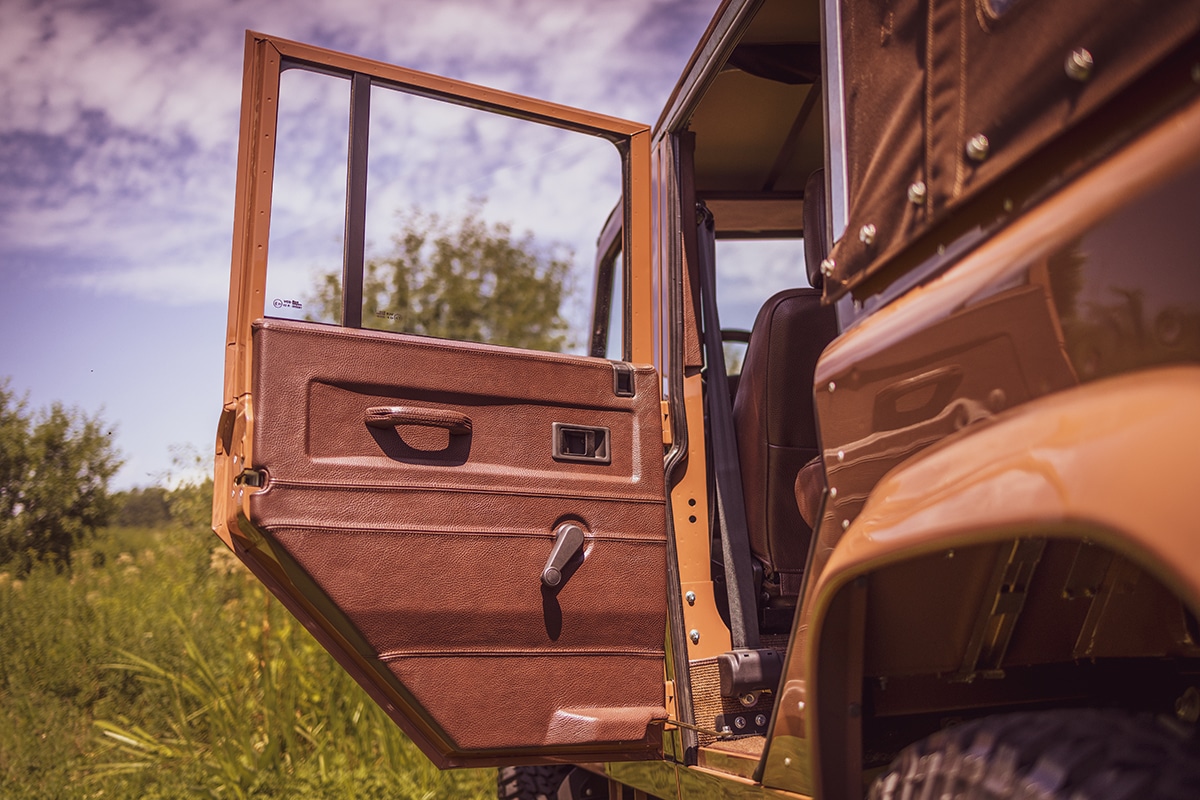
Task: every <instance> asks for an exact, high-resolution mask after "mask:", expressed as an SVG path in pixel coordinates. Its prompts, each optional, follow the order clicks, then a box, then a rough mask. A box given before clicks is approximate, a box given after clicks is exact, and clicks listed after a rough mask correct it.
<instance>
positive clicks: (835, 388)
mask: <svg viewBox="0 0 1200 800" xmlns="http://www.w3.org/2000/svg"><path fill="white" fill-rule="evenodd" d="M836 390H837V384H836V383H834V382H833V381H830V382H829V391H830V392H831V393H832V392H834V391H836Z"/></svg>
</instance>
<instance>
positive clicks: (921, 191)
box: [908, 181, 929, 206]
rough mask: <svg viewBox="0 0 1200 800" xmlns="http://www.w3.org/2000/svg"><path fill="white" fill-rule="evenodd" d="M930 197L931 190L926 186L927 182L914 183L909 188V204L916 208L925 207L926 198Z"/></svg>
mask: <svg viewBox="0 0 1200 800" xmlns="http://www.w3.org/2000/svg"><path fill="white" fill-rule="evenodd" d="M928 196H929V188H928V187H927V186H926V185H925V181H914V182H913V183H911V184H909V187H908V202H910V203H912V204H913V205H914V206H923V205H925V198H927V197H928Z"/></svg>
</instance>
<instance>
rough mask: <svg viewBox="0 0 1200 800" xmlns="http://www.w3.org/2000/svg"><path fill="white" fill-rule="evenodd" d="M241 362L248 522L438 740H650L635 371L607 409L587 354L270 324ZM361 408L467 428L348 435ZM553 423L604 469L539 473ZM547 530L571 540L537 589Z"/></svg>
mask: <svg viewBox="0 0 1200 800" xmlns="http://www.w3.org/2000/svg"><path fill="white" fill-rule="evenodd" d="M254 363H255V364H256V365H258V366H257V367H256V373H255V376H254V403H255V429H254V465H255V467H256V468H258V469H261V470H263V471H265V473H266V483H265V488H264V489H263V490H262V491H260V492H258V493H256V494H255V495H254V496H253V497H252V499H251V505H250V509H251V522H252V524H253V525H254V526H255V527H256V528H257V529H258V530H260V531H261V532H262V533H263V534H264V535H265V537H266V538H267V540H268V541H269V542H271V543H272V544H273V546H275V547H277V548H281V549H282V551H286V554H287V555H288V556H289V557H290V559H289V560H294V562H295V563H296V564H297V565H298V566H299V567H300V569H302V570H303V571H304V573H305V576H303V577H302V578H301V579H302V580H307V579H311V581H312V583H313V584H315V586H316V587H318V588H319V590H320V592H322V593H323V594H324V595H325V596H326V597H327V598H328V600H329V601H331V602H332V604H333V605H334V606H336V607H337V609H338V610H339V611H340V612H341V615H344V621H343V622H341V623H340V624H349V625H350V626H352V627H353V629H354V631H353V632H354V633H355V634H356V635H355V636H352V637H350V638H351V639H353V640H357V641H358V642H360V643H361V644H360V646H364V647H365V648H367V649H368V652H367V653H366V655H367V656H369V657H370V658H373V659H376V661H377V663H378V664H380V666H381V668H382V669H384V670H386V671H390V674H392V675H394V676H395V677H396V678H397V679H398V681H399V682H400V683H401V684H402V685H403V687H404V688H405V689H406V690H407V692H408V693H410V694H411V695H412V696H413V697H414V698H415V699H416V701H417V702H418V703H419V704H420V705H421V706H422V707H423V708H424V709H425V711H426V712H427V713H428V715H429V717H430V718H431V719H432V720H433V721H434V723H435V724H436V725H437V726H440V728H441V729H442V730H443V731H444V732H445V734H446V736H447V738H448V739H449V741H451V742H453V743H454V745H455V746H456V747H457V748H458V749H460V750H463V751H479V750H496V749H513V748H527V747H546V746H550V747H553V746H556V745H561V746H571V745H576V746H578V745H583V744H588V743H597V744H604V743H608V744H610V745H611V743H614V742H633V743H639V746H641V747H642V748H643V749H645V750H649V749H653V748H655V747H656V746H657V741H658V728H657V727H656V726H654V725H652V724H651V721H652V720H657V719H662V718H664V717H665V713H666V712H665V709H664V708H663V705H664V694H663V658H664V636H665V630H666V614H665V606H666V602H665V598H666V587H665V583H664V582H665V576H666V572H667V570H666V533H665V531H666V526H665V500H664V489H663V485H662V480H663V478H662V468H661V459H662V445H661V442H662V432H661V422H660V420H659V400H658V392H657V378H656V375H655V373H654V371H653V370H652V369H650V368H642V369H636V370H635V371H634V382H633V383H634V396H633V397H624V396H618V395H617V393H616V391H615V385H614V373H613V367H612V364H611V363H610V362H608V361H604V360H601V359H590V358H578V357H567V356H559V355H555V354H548V353H540V352H532V351H524V350H514V349H508V348H499V347H492V346H487V345H475V344H463V343H457V342H446V341H442V340H437V339H428V338H422V337H413V336H402V335H397V334H387V333H376V332H371V331H361V330H350V329H344V328H332V327H327V326H321V325H315V324H310V323H297V322H285V321H276V320H269V321H265V322H259V323H256V325H255V329H254ZM380 406H387V407H391V406H403V407H405V408H413V409H422V410H425V411H428V412H432V413H434V414H440V415H442V417H443V418H446V419H451V418H456V419H462V417H464V416H465V417H466V418H468V419H469V432H463V431H462V427H463V426H459V432H452V431H451V430H448V429H447V427H437V426H432V427H431V426H428V425H418V424H399V425H395V426H386V427H379V426H378V425H377V424H375V425H368V424H367V421H366V419H365V415H366V410H367V409H368V408H375V407H380ZM554 423H565V424H568V425H574V426H583V427H589V428H606V429H607V430H608V437H609V441H608V455H609V461H608V463H600V462H596V463H586V462H574V461H565V460H562V459H561V458H556V457H555V455H554V450H553V443H554V433H553V426H554ZM567 521H569V522H573V523H575V524H577V525H579V526H580V527H581V528H582V529H583V530H584V532H585V541H584V544H583V547H582V549H581V551H580V553H581V555H580V556H578V557H576V558H575V559H574V560H573V561H572V562H571V564H570V565H569V566H568V568H567V569H566V570H565V571H564V575H565V579H564V580H563V582H562V583H561V584H560V585H559V586H558V588H557V590H556V591H552V590H549V589H545V588H544V587H543V585H542V582H541V572H542V568H543V566H544V565H545V563H546V560H547V558H548V556H549V555H550V552H551V548H552V546H553V544H554V541H555V530H556V528H557V527H558V526H559V525H560V524H561V523H563V522H567ZM333 616H337V615H333V614H331V617H333ZM330 624H333V625H337V624H339V622H338V621H337V620H331V621H330ZM385 674H386V673H385Z"/></svg>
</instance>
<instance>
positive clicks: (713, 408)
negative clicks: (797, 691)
mask: <svg viewBox="0 0 1200 800" xmlns="http://www.w3.org/2000/svg"><path fill="white" fill-rule="evenodd" d="M696 238H697V243H698V247H697V248H696V250H697V260H698V261H699V262H700V263H699V264H698V265H697V268H698V270H699V273H700V304H701V316H702V318H703V322H704V354H705V361H706V362H707V365H708V366H707V384H708V386H707V396H706V400H705V402H706V403H707V405H708V419H709V431H710V434H711V436H712V459H713V461H714V462H715V463H714V469H713V474H714V476H715V478H716V494H717V504H716V505H717V508H716V511H717V523H718V527H719V530H720V536H721V556H722V559H723V561H724V564H725V585H726V588H727V591H728V595H729V627H730V634H731V636H732V639H733V647H734V649H735V650H740V649H755V648H757V647H758V644H759V631H758V606H757V603H756V602H755V596H754V568H753V563H752V561H751V555H750V536H749V534H748V533H747V528H746V504H745V499H744V498H743V497H742V473H741V468H740V467H739V466H738V463H739V462H738V451H737V436H736V434H735V431H734V428H733V408H732V404H731V402H730V398H729V376H728V375H726V373H725V352H724V349H723V347H722V343H721V322H720V318H719V316H718V314H717V292H716V232H715V230H714V225H713V217H712V214H711V213H710V212H709V210H708V208H706V207H705V206H704V204H703V203H697V205H696Z"/></svg>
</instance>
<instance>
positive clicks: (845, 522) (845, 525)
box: [842, 519, 850, 530]
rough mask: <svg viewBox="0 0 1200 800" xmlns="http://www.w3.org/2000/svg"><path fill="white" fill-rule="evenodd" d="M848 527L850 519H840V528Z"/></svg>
mask: <svg viewBox="0 0 1200 800" xmlns="http://www.w3.org/2000/svg"><path fill="white" fill-rule="evenodd" d="M849 527H850V520H848V519H844V520H842V530H846V529H847V528H849Z"/></svg>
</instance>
